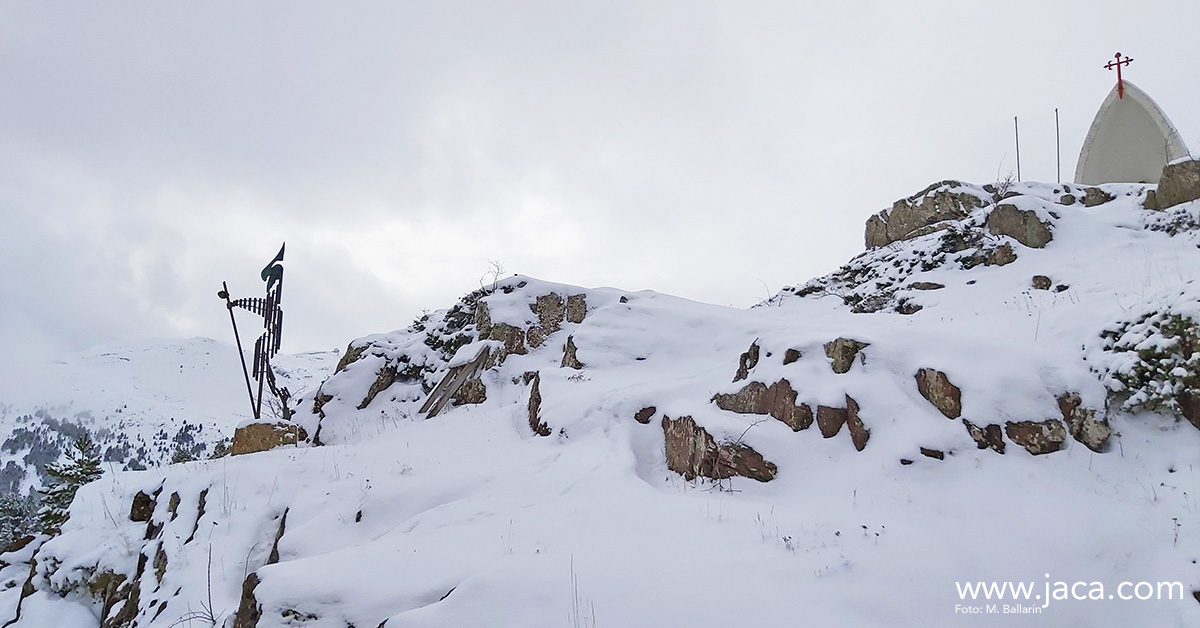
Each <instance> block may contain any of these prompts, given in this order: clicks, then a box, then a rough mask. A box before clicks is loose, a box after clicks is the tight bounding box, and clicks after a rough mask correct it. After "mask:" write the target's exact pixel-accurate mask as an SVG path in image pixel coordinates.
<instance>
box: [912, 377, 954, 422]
mask: <svg viewBox="0 0 1200 628" xmlns="http://www.w3.org/2000/svg"><path fill="white" fill-rule="evenodd" d="M916 377H917V391H918V392H920V393H921V396H922V397H924V398H925V400H926V401H928V402H929V403H932V404H933V406H934V407H935V408H937V409H938V411H940V412H941V413H942V414H944V415H946V418H948V419H957V418H958V417H959V416H960V415H961V414H962V391H961V390H959V389H958V386H955V385H954V384H952V383H950V378H948V377H946V374H945V373H943V372H941V371H935V370H934V369H921V370H919V371H917V375H916Z"/></svg>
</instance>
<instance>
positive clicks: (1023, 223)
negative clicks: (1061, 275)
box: [986, 203, 1054, 249]
mask: <svg viewBox="0 0 1200 628" xmlns="http://www.w3.org/2000/svg"><path fill="white" fill-rule="evenodd" d="M986 225H987V228H988V231H991V232H992V233H993V234H995V235H1006V236H1009V237H1011V238H1013V239H1014V240H1016V241H1017V242H1020V243H1021V244H1024V245H1025V246H1028V247H1030V248H1034V249H1040V248H1042V247H1044V246H1046V243H1047V242H1049V241H1050V240H1052V239H1053V238H1054V236H1053V235H1052V234H1051V233H1050V225H1048V224H1046V223H1044V222H1042V221H1041V220H1040V219H1038V217H1037V213H1036V212H1034V211H1033V210H1028V209H1017V206H1016V205H1010V204H1007V203H1006V204H1003V205H998V206H997V207H996V209H993V210H992V212H991V213H990V214H988V217H987V222H986Z"/></svg>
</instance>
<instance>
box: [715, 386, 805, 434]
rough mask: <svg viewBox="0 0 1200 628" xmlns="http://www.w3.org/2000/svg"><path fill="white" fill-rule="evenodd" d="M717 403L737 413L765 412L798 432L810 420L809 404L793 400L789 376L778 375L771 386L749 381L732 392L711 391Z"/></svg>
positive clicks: (718, 405) (794, 394)
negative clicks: (718, 392) (715, 392)
mask: <svg viewBox="0 0 1200 628" xmlns="http://www.w3.org/2000/svg"><path fill="white" fill-rule="evenodd" d="M712 401H713V402H714V403H716V404H717V407H718V408H720V409H722V410H727V411H729V412H737V413H738V414H767V415H770V416H771V417H772V418H774V419H776V420H779V421H782V422H784V423H785V424H787V426H788V427H790V428H792V431H795V432H798V431H800V430H803V429H808V427H809V426H811V425H812V422H813V414H812V408H810V407H809V406H808V405H806V404H797V403H796V391H795V390H793V389H792V385H791V383H790V382H788V380H786V379H781V380H779V381H777V382H775V383H774V384H771V385H770V386H767V385H766V384H763V383H762V382H750V383H749V384H746V385H745V386H744V387H743V388H742V389H741V390H739V391H738V392H736V393H733V394H718V395H714V396H713V398H712Z"/></svg>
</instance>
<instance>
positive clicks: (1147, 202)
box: [1142, 190, 1160, 210]
mask: <svg viewBox="0 0 1200 628" xmlns="http://www.w3.org/2000/svg"><path fill="white" fill-rule="evenodd" d="M1142 209H1149V210H1156V209H1160V207H1159V206H1158V192H1156V191H1154V190H1146V198H1144V199H1142Z"/></svg>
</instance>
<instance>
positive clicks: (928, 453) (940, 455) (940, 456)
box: [920, 447, 946, 460]
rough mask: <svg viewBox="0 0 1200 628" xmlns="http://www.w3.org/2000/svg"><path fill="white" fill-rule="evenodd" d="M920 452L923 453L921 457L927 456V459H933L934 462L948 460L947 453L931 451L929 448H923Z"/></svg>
mask: <svg viewBox="0 0 1200 628" xmlns="http://www.w3.org/2000/svg"><path fill="white" fill-rule="evenodd" d="M920 451H921V455H922V456H925V457H926V458H933V459H934V460H945V459H946V452H944V451H942V450H940V449H930V448H928V447H921V448H920Z"/></svg>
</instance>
